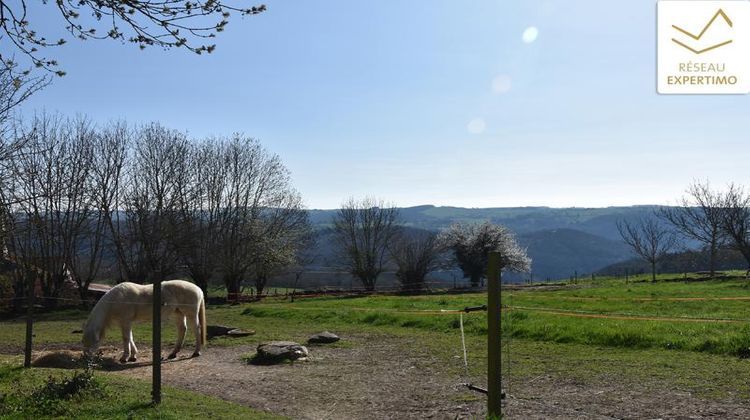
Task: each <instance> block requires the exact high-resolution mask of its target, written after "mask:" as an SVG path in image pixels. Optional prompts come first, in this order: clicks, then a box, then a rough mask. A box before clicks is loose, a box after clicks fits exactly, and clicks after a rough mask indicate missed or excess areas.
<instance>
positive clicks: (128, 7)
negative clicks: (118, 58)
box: [0, 0, 266, 76]
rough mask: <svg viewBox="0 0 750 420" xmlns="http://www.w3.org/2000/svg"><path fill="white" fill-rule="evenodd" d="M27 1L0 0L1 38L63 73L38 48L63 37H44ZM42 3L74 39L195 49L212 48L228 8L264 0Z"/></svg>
mask: <svg viewBox="0 0 750 420" xmlns="http://www.w3.org/2000/svg"><path fill="white" fill-rule="evenodd" d="M35 2H36V0H35ZM27 3H28V0H13V1H10V0H0V39H3V40H5V42H6V43H7V44H8V45H9V46H11V47H13V48H15V50H16V51H17V52H19V53H21V55H22V56H24V57H25V58H26V59H28V60H29V61H30V62H31V64H32V65H33V67H37V68H43V69H46V70H49V71H53V72H55V73H56V74H57V75H59V76H63V75H64V74H65V72H63V71H62V70H57V67H58V63H57V61H56V60H54V59H50V58H47V57H45V56H43V55H42V54H41V53H40V50H41V49H44V48H47V47H54V46H60V45H63V44H65V43H66V39H65V38H60V39H47V38H46V37H45V35H44V34H43V33H42V32H40V31H38V30H37V29H35V27H33V26H32V24H31V23H30V20H32V19H33V17H31V16H29V13H30V12H32V11H34V9H36V8H37V7H39V6H38V5H34V7H27V6H28V5H27ZM41 3H42V4H43V5H45V6H48V7H55V8H57V11H58V12H59V13H60V15H61V16H62V18H63V19H64V21H65V22H66V23H65V25H66V26H65V30H66V31H67V32H68V33H69V34H70V35H71V37H73V38H75V39H79V40H87V39H114V40H119V41H122V42H130V43H133V44H136V45H138V47H139V48H141V49H144V48H146V47H148V46H158V47H162V48H171V47H177V48H185V49H188V50H190V51H192V52H194V53H197V54H201V53H203V52H206V53H210V52H212V51H213V50H214V48H215V47H216V46H215V45H214V44H208V43H207V40H208V39H211V38H214V37H215V36H216V34H217V33H219V32H222V31H223V30H224V28H225V27H226V25H227V23H228V22H229V20H228V19H229V17H230V15H231V13H233V12H236V13H239V14H241V15H254V14H258V13H261V12H263V11H264V10H265V9H266V7H265V6H264V5H260V6H253V7H239V6H237V5H236V4H237V2H232V1H220V0H187V1H183V0H179V1H177V0H164V1H152V0H128V1H122V0H56V1H54V2H52V1H49V2H48V1H43V2H41ZM0 61H2V63H3V64H4V65H5V67H6V68H9V69H13V68H15V67H16V66H17V63H16V62H15V61H14V60H13V59H12V58H11V57H9V56H6V55H0ZM25 72H27V71H25ZM26 74H28V73H26Z"/></svg>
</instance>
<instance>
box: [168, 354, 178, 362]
mask: <svg viewBox="0 0 750 420" xmlns="http://www.w3.org/2000/svg"><path fill="white" fill-rule="evenodd" d="M175 357H177V354H176V353H172V354H170V355H169V356H167V359H169V360H172V359H174V358H175Z"/></svg>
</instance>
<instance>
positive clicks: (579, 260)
mask: <svg viewBox="0 0 750 420" xmlns="http://www.w3.org/2000/svg"><path fill="white" fill-rule="evenodd" d="M518 242H519V243H520V244H521V245H522V246H525V247H526V248H527V251H528V254H529V256H530V257H531V259H532V273H533V277H534V279H535V280H546V279H547V278H550V279H558V278H565V277H570V276H573V275H574V274H575V273H578V274H579V275H583V274H590V273H593V272H596V271H597V270H599V269H601V268H602V267H605V266H608V265H610V264H613V263H616V262H618V261H622V260H623V259H624V258H628V256H629V255H630V250H629V249H628V247H627V245H625V244H624V243H622V242H620V241H613V240H610V239H606V238H603V237H601V236H597V235H592V234H590V233H586V232H582V231H579V230H574V229H552V230H542V231H538V232H531V233H525V234H522V235H519V236H518Z"/></svg>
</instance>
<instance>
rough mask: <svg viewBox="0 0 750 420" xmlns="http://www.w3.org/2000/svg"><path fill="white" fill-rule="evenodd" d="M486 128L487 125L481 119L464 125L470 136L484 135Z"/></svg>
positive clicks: (475, 119)
mask: <svg viewBox="0 0 750 420" xmlns="http://www.w3.org/2000/svg"><path fill="white" fill-rule="evenodd" d="M486 128H487V123H485V122H484V119H482V118H474V119H472V120H471V121H469V124H467V125H466V129H467V130H468V131H469V133H471V134H482V133H484V130H485V129H486Z"/></svg>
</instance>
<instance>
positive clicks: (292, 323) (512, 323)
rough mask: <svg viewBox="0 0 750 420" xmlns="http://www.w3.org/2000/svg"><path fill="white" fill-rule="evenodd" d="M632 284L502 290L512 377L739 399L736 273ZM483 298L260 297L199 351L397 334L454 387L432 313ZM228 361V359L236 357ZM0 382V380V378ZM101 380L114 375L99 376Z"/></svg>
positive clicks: (456, 361)
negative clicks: (239, 331)
mask: <svg viewBox="0 0 750 420" xmlns="http://www.w3.org/2000/svg"><path fill="white" fill-rule="evenodd" d="M743 274H744V273H743ZM645 278H646V277H645V276H644V277H643V279H645ZM643 279H642V278H636V279H632V278H631V280H630V281H629V282H628V283H625V281H624V280H622V279H613V278H610V279H601V278H600V279H597V280H596V281H594V282H590V281H589V282H585V283H579V284H577V285H570V287H565V288H525V289H521V290H513V291H504V292H503V302H504V304H505V305H509V306H512V307H516V308H517V307H524V308H532V309H513V310H512V311H506V312H504V314H503V328H504V331H503V334H504V337H505V338H504V345H506V344H507V343H510V344H509V346H510V347H509V348H508V349H509V350H510V352H511V354H513V355H514V361H513V378H514V380H517V381H524V380H530V379H532V378H535V377H537V376H539V375H553V376H554V375H557V376H559V377H561V378H562V377H564V378H566V379H575V380H580V381H587V382H589V383H597V382H601V383H606V382H607V381H613V380H617V381H625V382H628V383H632V384H634V385H636V384H637V385H638V386H644V387H653V389H654V390H658V389H659V387H672V388H678V389H683V390H688V391H689V392H692V393H694V394H696V395H700V396H704V397H711V398H726V397H731V398H740V399H750V389H749V387H748V384H747V383H745V381H744V380H743V378H746V377H748V376H750V363H748V362H747V361H746V360H743V359H741V357H748V356H750V315H748V311H747V308H748V307H749V306H750V286H749V284H750V283H748V282H747V281H746V280H745V279H744V278H743V277H735V278H728V279H727V278H725V279H721V280H704V281H697V280H689V281H687V282H686V281H675V280H674V276H671V277H670V276H662V277H661V278H660V281H658V282H656V283H652V282H650V281H643ZM633 280H635V281H633ZM696 298H698V299H696ZM745 298H747V299H748V300H747V301H746V300H744V299H745ZM485 302H486V295H483V294H461V295H437V294H435V295H428V296H367V297H354V298H340V297H339V298H336V297H317V298H304V299H298V300H296V301H295V302H290V301H289V300H285V299H282V298H268V299H265V300H263V301H260V302H254V303H249V304H242V305H212V306H210V307H209V309H208V320H209V323H211V324H223V325H230V326H235V327H239V328H244V329H252V330H255V331H256V332H257V333H256V335H254V336H250V337H242V338H217V339H214V340H212V341H211V343H210V345H211V346H235V345H238V344H256V343H258V342H260V341H266V340H292V341H297V342H304V341H306V339H307V337H308V336H309V335H311V334H313V333H316V332H320V331H322V330H330V331H333V332H335V333H337V334H339V335H341V336H342V337H344V340H342V341H341V342H339V343H337V344H335V346H342V347H346V346H352V345H353V344H352V343H353V342H352V341H348V340H346V337H354V336H357V335H361V334H363V333H366V334H367V335H368V337H369V338H370V339H373V338H372V337H383V339H388V338H389V337H399V338H401V339H402V340H400V342H405V343H411V344H409V349H405V350H407V351H413V350H414V349H420V351H425V352H428V353H429V354H431V355H434V356H435V357H436V358H437V360H438V361H439V363H440V366H439V367H438V369H439V371H440V372H443V373H444V374H445V375H449V376H452V377H456V378H457V381H458V378H460V377H461V376H462V375H463V363H462V356H461V354H462V352H461V340H460V335H459V333H458V330H459V322H458V315H457V314H455V313H443V314H441V313H440V312H439V311H440V310H441V309H447V310H454V309H462V308H464V307H466V306H476V305H481V304H483V303H485ZM541 310H547V311H558V312H561V313H550V312H543V311H541ZM580 314H587V315H590V314H600V315H604V316H623V315H625V316H642V317H658V318H683V317H687V318H712V319H720V318H731V319H735V320H738V321H739V322H731V323H722V322H682V321H677V320H670V321H665V320H634V319H613V318H580V317H578V316H576V315H580ZM85 316H86V313H85V312H83V311H76V310H65V311H58V312H54V313H47V314H39V315H38V317H37V322H36V324H35V334H36V337H35V346H37V348H38V347H39V346H44V345H46V344H51V343H58V344H59V343H62V344H70V345H74V344H77V343H79V342H80V339H81V336H80V334H71V331H72V330H74V329H79V328H80V327H81V323H82V321H83V320H84V319H85ZM746 320H747V321H746ZM23 326H24V325H23V319H21V318H19V319H17V320H7V321H5V322H0V343H3V345H4V346H6V347H8V348H11V347H13V348H15V349H16V351H17V350H20V349H21V348H22V345H23ZM464 327H465V331H466V342H467V350H468V356H469V367H470V376H471V377H473V378H475V381H478V382H479V383H481V382H482V381H483V378H484V377H485V376H484V372H485V371H486V345H487V344H486V333H487V330H486V314H485V313H484V312H473V313H471V314H466V315H464ZM150 331H151V330H150V326H149V325H143V324H141V325H139V326H138V327H137V329H136V331H135V339H136V342H137V343H144V344H146V345H148V343H149V342H150ZM174 333H175V331H174V328H172V327H171V325H169V324H165V328H164V330H163V335H164V338H165V345H169V343H171V342H172V341H173V340H174ZM118 335H119V334H118V333H117V332H111V333H110V336H109V337H108V340H107V342H108V343H109V344H115V345H119V340H118V339H117V337H118ZM189 340H191V338H190V337H188V342H189ZM1 348H2V346H0V349H1ZM505 350H506V349H504V352H505ZM208 351H210V347H209V350H208ZM240 356H241V355H240V354H238V359H239V358H240ZM738 356H739V357H738ZM105 376H106V375H102V377H105ZM7 378H8V377H5V378H3V379H2V380H1V381H0V382H3V383H6V382H7V381H8V379H7ZM37 380H38V378H37ZM106 380H107V381H110V380H111V381H117V380H118V379H117V378H115V377H112V378H110V377H109V376H106ZM139 386H141V385H139ZM0 392H2V391H0ZM143 392H144V393H145V394H143V395H146V397H143V396H141V397H140V398H137V400H138V401H144V400H147V399H148V398H147V392H146V391H145V388H144V391H143ZM170 392H177V391H170ZM175 395H177V394H175ZM123 404H127V403H126V402H123ZM134 404H135V403H134ZM143 409H144V410H147V408H143Z"/></svg>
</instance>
